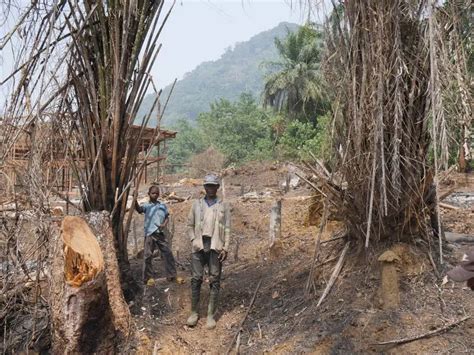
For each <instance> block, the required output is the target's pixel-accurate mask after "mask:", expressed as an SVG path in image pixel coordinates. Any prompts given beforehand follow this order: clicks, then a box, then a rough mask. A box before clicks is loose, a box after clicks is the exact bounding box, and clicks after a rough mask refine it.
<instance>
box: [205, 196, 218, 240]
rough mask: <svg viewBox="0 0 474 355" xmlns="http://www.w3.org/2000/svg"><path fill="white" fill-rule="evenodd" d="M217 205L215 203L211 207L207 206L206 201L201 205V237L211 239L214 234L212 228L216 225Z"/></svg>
mask: <svg viewBox="0 0 474 355" xmlns="http://www.w3.org/2000/svg"><path fill="white" fill-rule="evenodd" d="M218 207H219V204H218V203H217V202H216V203H214V204H213V205H212V206H208V205H207V203H206V201H204V203H203V211H202V212H203V214H204V216H203V218H202V235H203V236H207V237H212V235H213V234H214V226H215V225H216V216H217V212H218V210H219V208H218Z"/></svg>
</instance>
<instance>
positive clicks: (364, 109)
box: [308, 0, 440, 247]
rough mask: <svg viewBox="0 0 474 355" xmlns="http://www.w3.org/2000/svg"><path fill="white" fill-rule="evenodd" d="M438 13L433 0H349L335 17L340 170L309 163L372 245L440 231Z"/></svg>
mask: <svg viewBox="0 0 474 355" xmlns="http://www.w3.org/2000/svg"><path fill="white" fill-rule="evenodd" d="M432 11H433V8H432V4H431V3H430V2H429V1H428V2H426V1H406V0H368V1H345V2H344V3H343V4H342V2H341V4H340V6H336V7H335V11H334V12H333V15H332V17H331V18H330V20H329V21H328V31H327V49H328V60H327V63H326V66H325V71H326V73H325V74H326V78H327V82H328V83H329V84H330V85H331V86H332V91H333V93H334V95H335V97H334V102H335V105H334V122H333V128H334V131H333V137H334V148H335V155H336V156H337V157H336V162H335V164H334V165H333V166H335V169H334V170H333V171H335V170H337V175H338V176H336V174H334V173H330V172H329V171H328V170H326V169H325V168H324V167H322V166H321V164H310V165H308V167H309V171H310V172H311V174H312V175H313V176H314V177H313V178H316V179H317V180H318V181H319V183H322V188H321V190H322V191H323V193H324V196H327V197H328V198H329V199H330V201H331V204H335V205H337V206H338V207H339V208H341V209H342V210H343V213H342V215H344V216H345V220H346V222H347V225H348V233H349V235H350V236H351V237H352V238H354V239H357V240H359V241H361V243H360V245H362V244H363V245H365V246H366V247H368V246H369V245H370V243H376V242H379V241H382V240H392V241H396V240H400V239H403V238H407V237H408V238H411V237H410V236H413V235H417V236H420V235H421V236H424V237H426V238H427V240H428V241H430V240H432V239H433V238H432V237H433V235H436V231H435V232H434V233H432V232H431V230H432V229H431V228H428V227H429V224H428V223H427V222H428V221H429V218H428V217H429V216H430V215H433V214H434V215H436V216H437V213H436V208H435V206H436V169H435V167H433V166H432V164H430V163H429V154H430V149H433V148H435V149H433V150H434V156H435V161H436V156H437V154H438V153H437V150H436V147H437V134H438V127H439V117H440V116H439V112H440V107H439V95H438V91H437V85H438V84H439V83H438V81H439V80H438V76H437V63H436V48H435V46H434V45H433V41H432V36H433V28H434V27H433V26H434V25H433V22H432V18H431V15H432ZM433 127H434V128H433ZM435 219H436V218H435Z"/></svg>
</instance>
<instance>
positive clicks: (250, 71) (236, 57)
mask: <svg viewBox="0 0 474 355" xmlns="http://www.w3.org/2000/svg"><path fill="white" fill-rule="evenodd" d="M296 28H298V25H296V24H292V23H286V22H282V23H280V24H279V25H278V26H277V27H275V28H273V29H271V30H268V31H264V32H261V33H259V34H257V35H255V36H253V37H252V38H250V40H248V41H246V42H240V43H237V44H235V46H234V48H233V49H230V48H229V49H228V50H227V51H226V52H225V53H224V54H223V55H222V57H221V58H219V59H218V60H215V61H209V62H204V63H202V64H200V65H199V66H197V67H196V68H195V69H194V70H193V71H191V72H189V73H187V74H185V76H184V78H183V79H182V80H179V81H178V82H177V83H176V86H175V89H174V91H173V95H172V96H171V98H170V101H169V103H168V107H167V109H166V113H165V117H164V122H163V123H164V124H166V125H171V124H173V122H175V121H176V120H177V119H178V118H186V119H189V120H195V119H196V117H197V116H198V114H199V113H200V112H203V111H206V110H208V108H209V104H210V103H211V102H213V101H215V100H216V99H219V98H226V99H229V100H234V99H237V98H238V97H239V95H240V94H241V93H242V92H250V93H253V94H254V95H255V96H256V97H259V96H260V92H261V90H262V87H263V75H264V71H265V69H264V68H262V65H261V64H262V62H264V61H271V60H275V59H276V57H277V50H276V48H275V46H274V39H275V37H277V38H282V37H284V36H285V35H286V33H287V31H288V30H290V31H294V30H295V29H296ZM170 88H171V85H168V86H167V87H166V88H164V90H163V93H162V100H161V101H162V102H164V101H165V99H166V98H167V97H168V94H169V91H170ZM154 98H155V95H154V94H150V95H148V96H146V97H145V99H144V101H143V104H142V107H141V109H140V111H139V114H138V117H142V116H143V115H144V114H145V113H146V112H148V111H149V109H150V106H151V105H152V104H153V101H154ZM150 124H151V125H152V124H154V122H151V123H150Z"/></svg>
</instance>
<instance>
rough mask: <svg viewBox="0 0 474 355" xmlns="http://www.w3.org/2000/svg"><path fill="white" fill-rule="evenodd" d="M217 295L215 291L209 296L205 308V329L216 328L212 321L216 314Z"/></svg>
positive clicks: (214, 322) (214, 321)
mask: <svg viewBox="0 0 474 355" xmlns="http://www.w3.org/2000/svg"><path fill="white" fill-rule="evenodd" d="M217 295H218V293H217V292H215V291H214V292H213V291H211V294H210V295H209V305H208V306H207V323H206V328H207V329H214V328H215V327H216V320H215V319H214V316H215V314H216V308H217Z"/></svg>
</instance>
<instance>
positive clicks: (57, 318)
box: [50, 212, 130, 353]
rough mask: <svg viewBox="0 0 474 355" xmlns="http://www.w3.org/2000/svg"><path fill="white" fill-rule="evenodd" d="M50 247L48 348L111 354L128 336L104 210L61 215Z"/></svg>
mask: <svg viewBox="0 0 474 355" xmlns="http://www.w3.org/2000/svg"><path fill="white" fill-rule="evenodd" d="M51 251H52V265H51V276H52V277H51V282H52V285H51V297H50V303H51V319H52V326H53V339H52V343H53V344H52V346H53V352H54V353H114V352H116V351H117V349H118V348H117V346H118V344H120V342H121V341H122V340H123V339H125V338H126V337H128V335H129V330H130V311H129V309H128V306H127V304H126V302H125V300H124V298H123V293H122V289H121V287H120V278H119V275H120V273H119V267H118V263H117V257H116V249H115V244H114V237H113V233H112V227H111V224H110V218H109V214H108V213H107V212H92V213H89V214H87V216H86V217H85V220H84V219H82V218H81V217H73V216H67V217H65V218H64V220H63V222H62V225H61V232H60V234H59V233H56V235H55V236H53V238H52V248H51Z"/></svg>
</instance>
